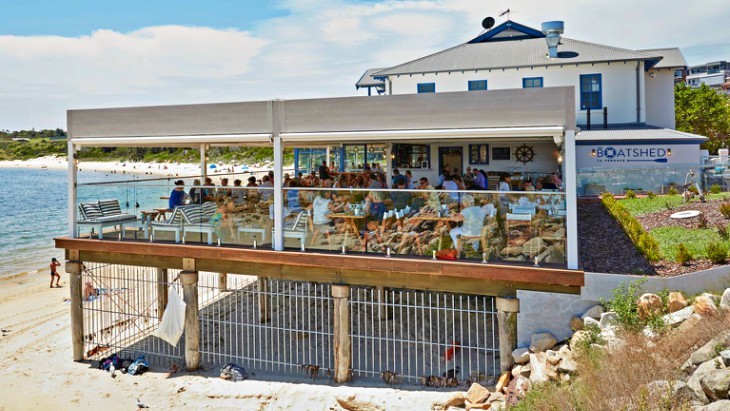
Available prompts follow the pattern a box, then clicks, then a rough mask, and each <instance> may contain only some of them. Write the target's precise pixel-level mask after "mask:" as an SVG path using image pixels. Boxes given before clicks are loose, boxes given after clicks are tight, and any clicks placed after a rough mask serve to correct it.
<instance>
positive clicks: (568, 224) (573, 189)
mask: <svg viewBox="0 0 730 411" xmlns="http://www.w3.org/2000/svg"><path fill="white" fill-rule="evenodd" d="M564 144H565V156H564V157H563V164H564V166H565V174H563V185H564V186H565V203H566V211H567V214H568V215H567V216H566V219H565V236H566V238H565V252H566V260H567V264H568V269H569V270H577V269H578V200H577V190H578V185H577V170H576V164H575V163H576V157H575V156H576V154H575V130H566V131H565V143H564Z"/></svg>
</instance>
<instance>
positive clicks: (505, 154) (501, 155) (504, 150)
mask: <svg viewBox="0 0 730 411" xmlns="http://www.w3.org/2000/svg"><path fill="white" fill-rule="evenodd" d="M511 156H512V154H511V153H510V148H509V147H494V148H492V160H510V159H511V158H512V157H511Z"/></svg>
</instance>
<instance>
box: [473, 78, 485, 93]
mask: <svg viewBox="0 0 730 411" xmlns="http://www.w3.org/2000/svg"><path fill="white" fill-rule="evenodd" d="M486 89H487V80H470V81H469V91H477V90H486Z"/></svg>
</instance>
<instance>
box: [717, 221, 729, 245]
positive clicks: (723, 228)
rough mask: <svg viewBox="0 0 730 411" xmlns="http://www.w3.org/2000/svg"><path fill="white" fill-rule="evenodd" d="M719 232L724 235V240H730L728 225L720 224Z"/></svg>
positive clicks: (721, 235) (718, 226)
mask: <svg viewBox="0 0 730 411" xmlns="http://www.w3.org/2000/svg"><path fill="white" fill-rule="evenodd" d="M717 233H718V234H720V237H722V239H723V240H725V241H727V240H730V231H728V229H727V226H726V225H722V224H718V225H717Z"/></svg>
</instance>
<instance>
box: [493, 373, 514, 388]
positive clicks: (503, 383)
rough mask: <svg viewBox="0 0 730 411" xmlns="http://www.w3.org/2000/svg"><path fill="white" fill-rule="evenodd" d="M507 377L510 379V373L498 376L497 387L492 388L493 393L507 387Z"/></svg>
mask: <svg viewBox="0 0 730 411" xmlns="http://www.w3.org/2000/svg"><path fill="white" fill-rule="evenodd" d="M509 377H510V373H508V372H506V373H504V374H502V375H500V376H499V380H497V385H495V386H494V391H495V392H500V391H502V390H503V389H504V388H505V387H507V385H508V384H509V381H510V378H509Z"/></svg>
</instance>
